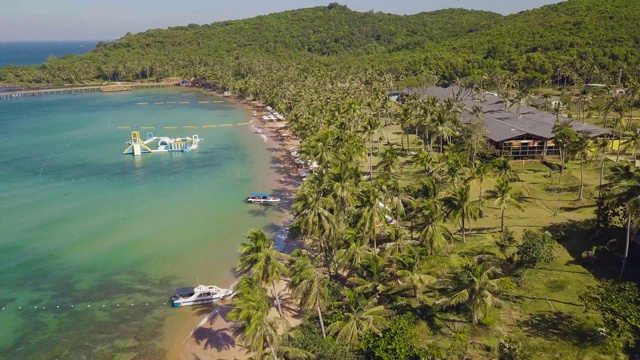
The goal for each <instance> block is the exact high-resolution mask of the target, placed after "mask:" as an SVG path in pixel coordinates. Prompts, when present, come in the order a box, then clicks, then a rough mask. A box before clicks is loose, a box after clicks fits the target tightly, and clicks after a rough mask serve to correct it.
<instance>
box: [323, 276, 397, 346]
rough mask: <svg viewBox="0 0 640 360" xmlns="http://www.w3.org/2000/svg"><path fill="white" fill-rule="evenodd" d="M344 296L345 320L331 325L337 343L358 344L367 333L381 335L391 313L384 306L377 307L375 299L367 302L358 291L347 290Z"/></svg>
mask: <svg viewBox="0 0 640 360" xmlns="http://www.w3.org/2000/svg"><path fill="white" fill-rule="evenodd" d="M344 295H345V309H344V316H345V319H344V320H339V321H336V322H334V323H333V324H331V325H329V327H327V331H328V332H329V334H332V335H336V340H337V341H339V342H343V343H346V344H357V343H358V342H359V341H360V336H361V335H362V334H364V333H365V332H367V331H373V332H374V333H376V334H380V333H381V331H382V329H383V328H384V326H386V324H387V320H386V318H387V317H388V316H390V315H391V311H390V310H387V309H385V308H384V306H382V305H378V306H375V303H376V301H375V298H371V299H368V300H367V299H365V298H364V297H363V295H362V294H360V293H359V292H357V291H354V290H350V289H347V290H345V294H344Z"/></svg>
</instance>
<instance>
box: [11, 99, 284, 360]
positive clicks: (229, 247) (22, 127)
mask: <svg viewBox="0 0 640 360" xmlns="http://www.w3.org/2000/svg"><path fill="white" fill-rule="evenodd" d="M0 114H1V115H0V134H2V149H3V150H2V151H1V152H0V184H2V191H1V192H0V213H1V214H2V218H1V220H0V234H2V236H0V307H1V308H2V310H0V358H3V359H99V358H105V359H106V358H109V359H112V358H127V359H134V358H144V359H147V358H149V359H162V358H164V357H166V354H167V349H168V348H171V347H175V346H178V343H179V342H180V341H181V340H182V339H184V338H186V337H188V336H189V332H190V330H191V329H192V328H193V327H194V326H195V325H196V324H197V323H198V322H199V319H201V318H202V317H203V316H205V315H206V313H207V312H209V311H210V310H211V309H210V308H209V307H205V308H197V307H191V308H190V307H187V308H178V309H174V308H170V307H169V306H168V299H169V297H170V296H171V295H172V294H173V292H174V291H175V289H177V288H179V287H184V286H194V285H196V284H198V282H199V283H201V284H206V285H211V284H214V285H219V286H222V287H225V286H229V285H230V284H231V283H232V282H233V281H234V274H233V268H234V266H235V265H236V262H237V259H238V255H237V246H238V245H239V244H240V243H241V242H242V241H244V240H245V239H244V236H245V235H246V234H247V232H248V230H249V229H251V228H258V229H263V230H265V231H266V232H267V233H268V234H270V235H274V232H276V231H277V230H278V225H277V224H278V223H279V221H280V220H281V219H282V217H283V213H282V211H280V210H279V209H278V207H263V206H258V205H248V204H246V203H245V202H244V198H245V196H246V195H247V194H248V193H250V192H253V191H261V192H262V191H264V192H270V191H274V190H275V186H274V183H275V181H274V178H275V171H274V169H273V168H272V166H273V165H272V161H271V155H270V154H269V152H268V151H266V144H265V142H263V139H262V138H261V137H260V136H259V135H257V134H256V133H255V132H254V130H252V126H250V125H246V122H249V121H250V118H251V115H250V114H249V113H248V112H247V110H246V109H244V108H242V107H240V106H238V105H235V104H232V103H229V102H225V101H222V99H219V98H215V97H212V96H210V94H206V93H204V92H201V91H197V90H191V89H179V88H164V89H145V90H134V91H131V92H122V93H109V94H105V93H98V92H94V93H80V94H77V95H70V94H57V95H43V96H36V97H22V98H12V99H9V100H6V99H5V100H0ZM228 124H231V125H228ZM221 125H222V126H221ZM227 125H228V126H227ZM134 130H138V131H140V133H141V134H142V137H143V138H144V137H145V136H146V133H148V132H152V133H153V134H154V135H159V136H160V135H165V136H172V137H174V136H180V137H185V136H192V135H194V134H198V135H199V137H200V138H202V139H203V140H202V141H201V142H200V145H199V148H198V149H197V150H194V151H191V152H186V153H156V154H143V155H142V156H140V157H134V156H131V155H123V154H122V152H123V151H124V149H125V148H126V147H127V144H126V142H127V141H128V140H129V139H130V133H131V131H134Z"/></svg>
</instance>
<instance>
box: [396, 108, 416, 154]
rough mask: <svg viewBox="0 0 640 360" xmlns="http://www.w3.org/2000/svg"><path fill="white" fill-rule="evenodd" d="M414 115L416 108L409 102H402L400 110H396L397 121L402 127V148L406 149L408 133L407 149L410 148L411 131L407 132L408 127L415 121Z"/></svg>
mask: <svg viewBox="0 0 640 360" xmlns="http://www.w3.org/2000/svg"><path fill="white" fill-rule="evenodd" d="M413 116H414V108H413V107H412V106H411V105H409V104H408V103H405V104H402V106H401V107H400V110H399V111H397V112H396V117H395V118H396V121H397V122H398V123H399V124H400V128H401V129H402V134H401V135H400V144H401V146H402V150H404V134H405V133H406V134H407V151H408V149H409V144H408V143H409V133H408V132H407V127H408V126H409V125H410V124H411V122H412V121H413Z"/></svg>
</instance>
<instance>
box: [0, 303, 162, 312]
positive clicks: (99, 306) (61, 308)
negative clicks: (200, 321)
mask: <svg viewBox="0 0 640 360" xmlns="http://www.w3.org/2000/svg"><path fill="white" fill-rule="evenodd" d="M136 307H138V308H140V307H145V308H153V307H156V308H162V307H167V308H168V307H171V304H170V303H169V302H167V301H165V302H162V301H159V300H156V301H146V302H114V303H95V304H83V303H79V304H65V305H45V306H43V305H39V306H27V305H25V306H19V305H12V304H7V305H5V306H2V307H1V308H0V316H1V315H2V314H8V313H12V312H28V311H47V312H53V313H55V312H67V311H69V310H86V309H93V310H108V309H120V308H136Z"/></svg>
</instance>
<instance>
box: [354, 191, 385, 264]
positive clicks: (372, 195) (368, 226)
mask: <svg viewBox="0 0 640 360" xmlns="http://www.w3.org/2000/svg"><path fill="white" fill-rule="evenodd" d="M382 200H383V194H382V193H381V192H380V190H379V189H378V188H377V187H376V186H374V185H372V184H369V185H367V186H365V187H363V188H362V190H361V191H360V193H359V194H358V196H357V205H356V209H357V210H358V212H359V213H358V215H359V217H360V220H358V225H357V226H358V228H359V229H360V230H361V231H362V233H363V234H364V235H365V236H367V237H368V238H369V241H370V242H373V249H374V252H375V253H377V252H378V243H377V237H378V228H382V227H384V226H386V224H387V219H386V218H385V215H386V211H387V209H386V208H385V206H384V203H383V201H382Z"/></svg>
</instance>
